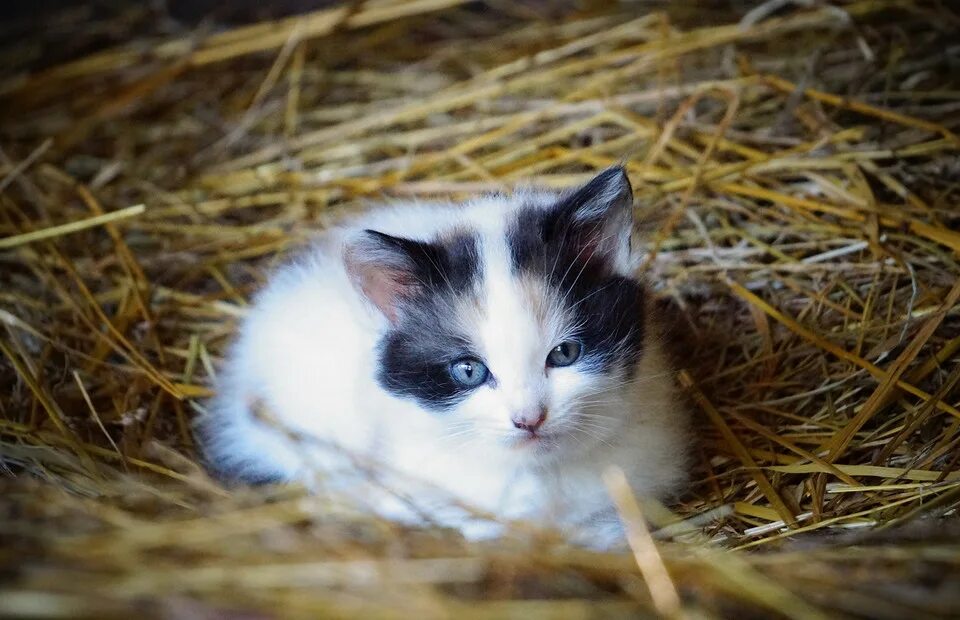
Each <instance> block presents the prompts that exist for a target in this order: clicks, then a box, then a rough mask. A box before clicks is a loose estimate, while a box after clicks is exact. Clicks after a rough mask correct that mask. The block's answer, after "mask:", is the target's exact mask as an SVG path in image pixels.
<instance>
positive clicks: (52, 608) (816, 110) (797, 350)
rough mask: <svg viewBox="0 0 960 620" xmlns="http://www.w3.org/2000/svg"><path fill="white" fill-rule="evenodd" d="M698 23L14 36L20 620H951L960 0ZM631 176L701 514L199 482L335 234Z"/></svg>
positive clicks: (209, 26) (1, 257) (959, 603)
mask: <svg viewBox="0 0 960 620" xmlns="http://www.w3.org/2000/svg"><path fill="white" fill-rule="evenodd" d="M696 4H700V5H703V6H700V7H698V8H694V6H693V5H694V3H692V2H689V3H681V2H669V3H667V2H664V3H662V4H659V5H653V4H651V3H649V2H624V3H622V4H617V3H614V2H604V1H599V2H592V3H580V4H573V3H571V4H569V5H567V4H558V3H547V2H525V3H515V2H507V1H492V0H491V1H490V2H488V3H475V2H470V3H467V2H462V1H459V0H410V1H400V0H369V1H368V2H355V3H351V4H349V5H347V6H335V7H333V8H329V9H322V10H319V11H315V12H313V13H309V14H304V15H302V16H296V17H293V18H289V19H283V20H279V21H270V22H262V23H254V24H252V25H243V26H236V25H234V26H232V27H229V28H226V27H223V26H220V25H217V24H216V23H215V22H212V21H205V22H201V23H200V25H199V26H197V27H195V28H191V29H189V30H185V29H184V28H183V27H182V26H178V25H177V24H176V23H174V22H171V21H170V20H164V19H161V16H158V15H157V14H156V13H153V12H152V11H153V10H155V9H147V8H144V7H146V6H148V3H142V5H143V6H141V4H140V3H130V4H129V5H128V6H127V8H125V9H123V10H121V11H111V10H107V9H105V8H103V6H101V7H100V8H98V9H96V10H94V9H93V8H91V7H86V8H83V7H81V8H76V7H74V8H72V9H69V10H68V11H65V12H62V13H57V14H51V15H50V16H48V19H45V20H44V23H43V24H42V28H39V29H34V30H31V31H29V35H25V34H24V30H23V29H22V28H21V26H20V25H18V24H17V23H15V22H9V23H6V24H4V25H3V26H2V27H3V29H4V32H3V35H4V36H5V39H6V41H7V44H6V45H4V46H3V48H2V50H0V54H2V56H0V57H2V60H0V65H2V66H3V67H5V68H6V69H7V71H6V72H5V75H4V76H3V81H2V83H0V147H2V151H0V323H2V327H0V465H2V467H3V469H4V474H5V475H4V477H3V478H2V479H0V488H2V491H0V493H2V495H0V575H2V583H0V616H12V617H28V618H37V617H40V618H76V617H91V618H110V617H117V618H130V617H141V618H155V617H156V618H272V617H292V618H301V617H302V618H321V617H363V618H447V617H457V618H461V617H462V618H474V617H476V618H510V617H516V618H589V617H621V616H623V617H644V616H647V615H663V616H677V617H680V616H685V617H690V618H694V617H704V618H707V617H727V616H730V617H737V616H744V615H745V616H747V617H768V616H773V617H777V616H782V617H791V618H824V617H834V616H855V617H871V618H907V617H909V618H922V617H946V616H950V615H951V614H953V615H957V614H960V523H958V518H957V505H958V503H960V445H958V444H960V400H958V399H960V390H958V388H957V385H958V382H960V363H958V362H960V357H958V350H960V316H958V315H960V305H958V297H960V277H958V276H960V265H958V262H957V261H958V254H960V232H958V229H960V207H958V202H960V140H958V137H957V134H956V132H957V131H958V130H960V70H958V67H960V59H958V57H960V51H958V48H957V41H958V36H957V35H958V33H960V11H958V7H957V5H956V4H955V3H952V2H947V1H946V0H942V1H940V2H919V1H918V2H910V1H908V0H904V1H896V0H894V1H883V0H862V1H853V2H831V3H829V4H827V3H816V2H794V3H789V2H777V1H774V2H766V3H764V4H763V5H758V6H755V8H754V9H753V10H750V11H746V10H742V7H741V10H733V9H729V8H727V7H726V6H725V5H724V4H723V3H720V2H714V3H696ZM91 6H92V5H91ZM149 6H155V5H152V4H151V5H149ZM105 43H106V44H107V45H106V47H104V44H105ZM618 161H624V162H626V165H627V167H628V169H629V172H630V175H631V177H632V179H633V182H634V185H635V187H636V188H637V204H638V210H639V211H638V212H639V213H640V214H641V215H643V219H644V226H645V228H647V229H648V234H647V248H646V249H647V251H648V254H647V256H648V258H647V261H646V262H645V264H644V267H643V268H644V270H645V271H646V272H647V276H648V277H649V278H650V279H651V281H652V282H654V283H655V284H656V287H657V292H658V294H659V295H660V296H662V297H663V298H664V299H672V300H673V302H674V303H675V304H677V305H679V306H680V307H682V308H683V310H684V319H683V321H684V323H683V324H684V326H685V327H684V329H685V331H688V332H689V333H690V335H691V340H693V341H694V342H695V343H696V345H695V346H696V354H695V355H691V356H688V357H687V358H686V359H685V360H684V361H685V368H684V370H683V372H682V373H681V375H680V376H679V380H680V382H681V383H682V385H683V386H684V389H685V391H686V393H687V394H688V395H689V397H690V401H691V408H692V409H693V410H694V411H695V413H696V416H697V417H696V427H697V437H698V444H697V446H696V447H695V448H694V454H695V461H696V465H695V470H694V473H693V484H692V486H691V489H690V492H689V493H687V494H686V495H685V496H684V497H683V498H682V500H681V501H680V502H679V503H677V504H675V505H672V506H670V507H669V511H668V510H665V509H663V508H662V507H660V508H658V507H656V506H649V505H647V504H643V511H644V513H643V514H645V516H646V518H645V519H644V518H641V513H640V506H638V505H637V504H636V502H635V501H634V499H633V498H632V497H630V496H629V494H628V493H624V492H623V490H622V489H623V484H622V480H617V479H616V477H615V476H612V477H611V478H610V479H609V480H608V481H607V482H608V483H609V486H610V490H611V492H612V493H614V495H615V496H616V498H617V501H618V504H619V505H620V508H621V513H622V516H623V518H624V519H625V521H626V522H627V523H628V525H629V527H630V531H631V533H632V536H631V542H632V544H633V550H634V553H633V554H629V553H623V554H619V553H595V552H588V551H585V550H580V549H576V548H571V547H569V546H565V545H564V544H563V543H562V541H558V540H556V539H555V538H552V537H551V536H549V535H548V534H545V533H537V532H533V533H531V530H530V529H529V528H524V527H523V526H516V527H514V528H512V529H511V533H510V534H509V535H508V536H507V538H506V539H505V540H502V541H497V542H493V543H487V544H478V545H471V544H467V543H465V542H464V541H462V540H461V539H460V538H459V537H458V536H457V535H456V534H455V533H452V532H449V531H443V530H441V529H439V528H434V529H430V528H427V529H425V530H420V531H410V530H402V529H400V528H398V527H397V526H394V525H392V524H389V523H384V522H380V521H377V520H376V519H374V518H372V517H371V516H369V515H363V514H357V513H356V511H353V510H351V509H350V507H349V506H346V505H343V504H342V502H338V501H337V499H336V498H332V497H325V496H320V497H309V496H306V495H305V494H304V493H303V492H302V490H300V489H297V488H267V489H232V490H228V489H224V488H222V487H221V486H219V485H218V484H216V483H215V482H214V481H212V480H210V479H209V478H208V477H206V476H205V475H204V474H203V473H202V471H201V469H200V468H199V467H198V465H197V460H196V451H195V446H194V442H193V439H192V438H191V426H190V425H191V420H192V419H193V418H194V416H195V415H196V414H197V412H198V410H199V408H200V407H202V403H203V397H204V396H206V395H207V394H208V393H209V386H210V384H211V378H212V377H213V376H214V374H215V372H216V368H217V363H218V358H219V356H220V354H221V352H222V351H223V347H224V343H225V342H226V341H227V340H228V338H229V336H230V334H231V332H232V330H233V329H234V327H235V325H236V320H237V319H238V318H239V317H241V316H242V315H243V313H244V311H245V308H246V304H247V300H249V298H250V295H251V293H252V292H253V291H254V290H256V288H257V287H258V286H259V285H261V284H262V282H263V280H264V277H265V274H266V273H268V272H269V270H270V268H271V267H272V266H273V265H275V264H276V263H277V262H278V261H281V260H283V258H284V256H285V255H287V254H288V253H289V252H291V251H293V250H295V249H296V248H298V247H301V246H302V245H303V244H304V243H305V242H306V241H307V240H308V238H309V236H310V233H311V232H312V231H315V230H317V229H319V228H322V227H323V226H324V225H326V224H327V223H328V222H330V221H332V220H334V219H335V218H337V217H339V216H340V215H342V214H343V213H346V212H349V211H352V210H355V209H359V208H362V207H363V206H364V205H366V204H369V203H370V202H373V201H376V200H379V199H382V198H383V197H391V198H421V197H423V198H429V197H450V198H460V197H464V196H468V195H471V194H474V193H476V192H480V191H488V190H503V189H509V188H510V187H511V186H512V185H513V184H514V183H516V182H519V181H522V180H530V179H532V180H534V181H535V182H538V183H541V184H544V185H548V186H555V187H562V186H566V185H569V184H572V183H575V182H578V181H580V180H583V179H585V178H587V176H588V175H589V174H590V173H591V171H594V170H596V169H599V168H602V167H604V166H607V165H610V164H612V163H616V162H618ZM645 523H646V524H648V525H645Z"/></svg>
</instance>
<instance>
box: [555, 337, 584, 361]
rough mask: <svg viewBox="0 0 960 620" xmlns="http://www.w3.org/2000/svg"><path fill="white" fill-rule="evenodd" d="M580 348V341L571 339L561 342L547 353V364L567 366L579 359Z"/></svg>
mask: <svg viewBox="0 0 960 620" xmlns="http://www.w3.org/2000/svg"><path fill="white" fill-rule="evenodd" d="M581 348H582V347H581V346H580V343H579V342H575V341H573V340H567V341H565V342H561V343H560V344H558V345H557V346H555V347H553V350H552V351H550V354H549V355H547V366H553V367H555V368H557V367H561V366H569V365H570V364H572V363H574V362H575V361H577V360H578V359H580V351H581Z"/></svg>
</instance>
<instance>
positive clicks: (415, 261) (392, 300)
mask: <svg viewBox="0 0 960 620" xmlns="http://www.w3.org/2000/svg"><path fill="white" fill-rule="evenodd" d="M433 253H434V247H433V246H432V245H431V244H429V243H423V242H420V241H413V240H412V239H404V238H401V237H392V236H390V235H386V234H384V233H381V232H377V231H375V230H364V231H363V232H361V233H360V234H359V235H358V236H357V237H356V238H355V239H353V240H351V241H350V242H348V243H347V245H346V248H345V249H344V252H343V260H344V264H345V265H346V268H347V274H348V275H349V276H350V279H351V280H352V281H353V284H354V285H355V286H356V287H357V288H358V289H359V290H360V292H361V293H363V296H364V297H366V298H367V299H368V300H369V301H370V303H372V304H373V305H374V306H376V307H377V309H379V310H380V312H381V313H383V315H384V316H385V317H387V319H388V320H389V321H390V322H395V321H396V320H397V305H398V303H399V302H400V301H401V300H402V299H403V298H404V297H409V296H410V295H413V294H414V293H416V292H417V291H418V290H419V289H420V287H421V286H423V274H422V273H421V271H422V270H421V268H420V265H421V263H422V262H423V261H424V260H426V261H429V260H431V258H432V254H433Z"/></svg>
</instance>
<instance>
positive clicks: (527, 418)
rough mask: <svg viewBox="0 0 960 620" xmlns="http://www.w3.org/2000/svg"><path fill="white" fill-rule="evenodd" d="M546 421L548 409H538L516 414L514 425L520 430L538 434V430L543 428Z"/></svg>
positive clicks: (513, 419)
mask: <svg viewBox="0 0 960 620" xmlns="http://www.w3.org/2000/svg"><path fill="white" fill-rule="evenodd" d="M546 419H547V410H546V408H545V407H538V408H537V409H531V410H529V411H524V412H523V413H515V414H514V415H513V418H512V421H513V425H514V426H515V427H517V428H519V429H520V430H522V431H529V432H531V433H533V432H536V430H537V429H538V428H540V427H541V426H543V423H544V421H546Z"/></svg>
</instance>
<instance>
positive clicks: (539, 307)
mask: <svg viewBox="0 0 960 620" xmlns="http://www.w3.org/2000/svg"><path fill="white" fill-rule="evenodd" d="M631 229H632V191H631V188H630V183H629V181H628V179H627V177H626V174H625V173H624V171H623V170H622V169H620V168H612V169H609V170H607V171H605V172H603V173H601V174H600V175H599V176H598V177H596V178H595V179H594V180H592V181H591V182H590V183H588V184H587V185H585V186H583V187H581V188H579V189H577V190H574V191H571V192H567V193H565V194H561V195H556V194H551V193H542V192H531V191H528V192H520V193H518V194H516V195H514V196H510V197H504V196H497V197H484V198H480V199H478V200H476V201H474V202H471V203H468V204H466V205H463V206H454V205H405V206H400V207H394V208H387V209H382V210H378V211H374V212H371V213H367V214H365V215H363V216H361V217H359V218H357V219H355V220H354V221H353V222H351V223H349V224H348V225H345V226H341V227H338V228H334V229H331V230H328V231H327V232H325V233H324V234H323V236H322V238H321V240H320V241H319V243H318V244H317V245H316V246H315V247H314V248H313V249H312V250H311V251H310V253H308V254H307V255H306V256H305V257H303V258H302V259H301V260H299V261H298V262H296V263H294V264H292V265H289V266H287V267H285V268H283V269H281V270H280V271H279V272H278V273H277V274H276V275H275V276H274V278H273V280H272V281H271V282H270V284H269V285H268V286H267V287H266V289H265V290H264V291H263V292H262V293H261V294H260V295H259V297H258V298H257V300H256V303H255V304H254V306H253V308H252V309H251V312H250V314H249V316H248V317H247V318H246V320H245V321H244V323H243V326H242V328H241V330H240V335H239V338H238V340H237V341H236V343H235V344H234V346H233V348H232V349H231V350H230V354H229V357H228V360H227V364H226V366H225V368H224V371H223V374H222V376H221V378H220V381H219V386H218V388H219V389H218V396H217V397H216V398H215V399H214V400H213V401H212V403H211V404H210V414H209V415H208V416H206V417H205V418H204V419H203V420H202V422H201V437H202V438H203V440H204V446H205V453H206V455H207V458H208V460H209V462H210V463H211V466H212V468H214V469H215V470H217V471H219V472H221V473H223V474H225V475H227V476H229V477H232V478H234V479H239V480H248V481H257V480H277V479H279V480H304V481H308V482H310V481H315V480H316V478H315V477H314V476H313V473H314V472H315V471H316V470H317V469H319V470H321V471H328V475H327V476H326V477H325V480H326V484H330V483H331V482H332V483H333V484H334V486H338V487H340V488H341V489H347V488H350V489H354V490H355V491H356V490H357V489H358V488H361V487H357V486H355V483H356V481H355V480H353V481H350V482H344V480H345V478H344V476H348V477H349V474H350V472H351V471H353V472H356V471H357V470H358V468H359V466H358V465H357V464H356V463H357V461H356V460H355V459H356V457H357V456H358V455H361V456H365V457H372V458H373V459H374V460H376V461H378V462H380V463H381V464H383V465H384V466H385V470H386V471H391V472H395V475H388V476H385V477H382V478H381V482H382V483H384V484H387V485H388V486H399V487H400V488H397V489H395V490H396V491H399V492H400V493H401V494H403V495H405V496H406V498H407V499H409V500H410V501H411V502H412V503H413V504H414V505H416V506H417V507H419V508H420V509H423V512H422V513H417V511H416V510H415V509H413V510H412V509H410V508H409V506H407V505H406V504H404V503H403V502H401V501H399V500H398V499H396V497H395V496H394V495H391V494H389V493H386V492H382V491H378V490H376V489H374V488H373V487H370V486H365V487H362V489H363V490H362V491H356V492H357V494H359V495H362V496H363V498H364V499H365V500H367V501H368V502H369V503H370V504H371V508H372V509H374V510H377V511H379V512H381V513H384V514H386V515H388V516H393V517H398V518H403V519H407V520H417V519H419V518H421V517H422V515H426V516H427V517H429V518H433V519H436V520H439V521H440V522H446V523H450V524H453V525H457V526H459V527H461V528H463V529H464V530H465V531H466V532H467V533H468V534H472V535H479V534H481V533H486V532H485V531H482V530H480V529H477V528H475V527H472V526H471V525H470V523H469V522H468V521H466V520H464V519H463V518H462V517H463V515H462V513H460V512H458V511H457V510H456V509H453V508H448V509H445V510H441V509H439V508H438V506H439V505H440V503H439V500H438V499H437V496H436V495H435V493H440V492H446V493H449V494H450V496H452V497H454V498H457V499H459V500H461V501H462V502H464V503H465V504H468V505H471V506H474V507H477V508H479V509H481V510H483V511H486V512H488V513H490V514H492V515H494V516H497V517H502V518H523V519H531V520H534V521H537V522H539V523H541V524H545V525H554V526H559V527H561V528H565V529H567V530H568V531H572V530H573V529H574V528H581V529H579V533H580V534H583V532H584V530H583V529H582V528H583V527H584V526H585V527H586V528H587V529H586V534H585V538H584V540H586V541H587V542H590V543H593V544H600V545H606V544H610V543H611V542H613V540H615V539H616V538H617V536H618V534H617V532H618V529H617V527H616V525H615V523H616V519H615V516H614V515H613V511H612V506H611V502H610V500H609V497H608V495H607V492H606V490H605V488H604V486H603V484H602V482H601V481H600V478H599V475H600V473H601V472H602V471H603V469H604V468H605V467H606V466H608V465H610V464H616V465H619V466H620V467H622V468H623V469H624V471H625V472H626V474H627V476H628V478H629V480H630V482H631V484H632V485H633V487H634V489H635V491H636V492H637V493H638V494H641V495H645V496H655V497H663V496H665V495H668V494H670V493H672V492H674V491H675V490H676V488H677V486H678V484H679V483H680V482H681V481H682V479H683V477H684V465H685V444H686V437H685V428H686V416H685V412H684V409H683V407H682V405H681V404H680V403H679V401H678V398H677V396H676V395H675V393H674V387H673V382H672V381H673V377H672V373H671V372H670V369H669V365H668V362H667V361H666V359H665V356H664V354H663V352H662V351H661V348H660V343H659V342H658V330H657V328H656V326H655V323H654V321H652V320H651V318H650V317H649V316H648V300H647V296H646V294H645V292H644V289H643V287H642V286H641V284H640V283H639V282H638V281H637V280H636V279H634V277H633V275H632V274H633V272H634V266H635V265H634V262H635V261H634V259H633V257H632V256H631V251H630V235H631ZM564 341H567V342H570V341H573V342H576V343H579V344H580V345H581V354H580V357H579V359H577V361H575V362H574V363H573V364H572V365H569V366H566V367H548V365H547V364H546V361H545V360H546V359H547V356H548V354H550V352H551V350H552V349H553V348H554V347H556V346H558V345H559V344H560V343H561V342H564ZM567 350H569V349H567ZM463 357H470V358H475V359H478V360H481V361H482V362H483V363H485V364H486V366H487V367H488V368H489V378H488V379H487V381H486V382H485V383H483V384H482V385H480V386H478V387H473V388H465V387H463V386H462V385H460V384H458V383H457V381H455V380H454V379H453V376H452V375H451V371H450V365H451V363H452V362H455V361H456V360H458V359H460V358H463ZM261 408H262V410H264V411H266V412H268V413H267V415H266V416H258V415H256V411H259V410H260V409H261ZM543 411H545V413H546V419H545V422H543V425H542V426H541V427H540V428H539V429H537V430H536V438H533V435H531V432H530V431H529V430H525V429H524V428H518V427H517V425H516V424H515V423H514V422H513V421H512V418H517V417H518V416H520V417H521V418H522V416H524V415H526V416H527V417H528V418H529V417H530V416H535V414H536V412H543ZM531 412H533V413H531ZM528 418H524V419H528ZM528 421H529V420H528ZM330 444H336V445H339V446H342V447H343V448H344V449H345V451H346V453H348V454H350V455H352V457H353V458H354V460H350V459H347V458H346V457H342V458H341V457H335V456H332V451H331V450H330V448H329V445H330ZM340 454H343V453H340ZM331 469H337V470H338V472H337V473H335V474H332V475H331V474H329V470H331ZM413 479H416V480H422V481H424V482H425V483H426V485H424V486H420V485H419V484H418V483H413V482H412V481H411V480H413ZM338 481H339V484H338ZM444 505H447V504H444ZM418 514H419V515H421V516H419V517H418V516H417V515H418Z"/></svg>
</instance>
